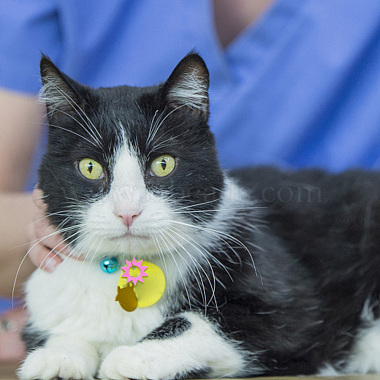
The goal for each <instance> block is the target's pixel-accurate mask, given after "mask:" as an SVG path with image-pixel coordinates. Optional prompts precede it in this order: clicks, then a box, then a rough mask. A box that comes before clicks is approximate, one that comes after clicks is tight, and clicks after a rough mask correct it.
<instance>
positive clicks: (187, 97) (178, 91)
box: [169, 68, 208, 113]
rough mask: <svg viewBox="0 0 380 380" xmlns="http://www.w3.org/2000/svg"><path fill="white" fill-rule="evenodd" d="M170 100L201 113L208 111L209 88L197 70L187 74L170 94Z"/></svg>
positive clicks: (194, 69)
mask: <svg viewBox="0 0 380 380" xmlns="http://www.w3.org/2000/svg"><path fill="white" fill-rule="evenodd" d="M169 100H171V101H174V102H175V103H177V104H179V105H181V104H183V105H186V106H188V107H191V108H193V109H195V110H199V111H201V112H206V113H207V111H208V88H207V84H206V83H205V81H204V78H203V77H202V76H201V74H200V73H199V72H198V70H197V69H196V68H193V69H192V71H190V72H188V73H185V74H184V75H183V78H181V81H180V82H179V83H177V84H176V85H175V86H174V87H173V88H172V89H171V91H170V92H169Z"/></svg>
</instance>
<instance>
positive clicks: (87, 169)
mask: <svg viewBox="0 0 380 380" xmlns="http://www.w3.org/2000/svg"><path fill="white" fill-rule="evenodd" d="M78 168H79V171H80V172H81V174H82V175H84V176H85V177H86V178H87V179H102V178H103V177H104V172H103V167H102V165H100V164H99V162H97V161H95V160H93V159H92V158H83V159H82V160H80V161H79V165H78Z"/></svg>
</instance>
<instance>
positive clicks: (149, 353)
mask: <svg viewBox="0 0 380 380" xmlns="http://www.w3.org/2000/svg"><path fill="white" fill-rule="evenodd" d="M244 365H245V355H244V353H243V352H242V350H239V348H238V345H237V344H236V343H233V342H230V341H228V340H227V339H226V338H224V337H223V336H222V335H221V334H220V333H219V332H218V328H217V327H216V326H214V325H213V324H212V323H211V322H210V321H208V320H207V319H205V318H203V317H202V316H201V315H200V314H196V313H193V312H186V313H183V314H181V315H178V316H176V317H172V318H170V319H168V320H167V321H166V322H165V323H164V324H163V325H161V326H160V327H159V328H157V329H156V330H154V331H153V332H152V333H150V334H149V335H148V336H146V337H145V338H144V339H143V340H142V341H141V342H139V343H137V344H136V345H134V346H120V347H117V348H116V349H114V350H113V351H111V353H110V354H109V355H108V356H107V357H106V358H105V360H104V361H103V363H102V365H101V368H100V372H99V375H100V378H102V379H114V380H119V379H127V378H130V379H150V380H158V379H174V378H181V377H182V378H184V377H188V376H191V377H200V376H202V377H206V376H207V377H226V376H237V375H239V374H240V375H241V374H243V373H244Z"/></svg>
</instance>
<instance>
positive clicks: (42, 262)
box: [29, 187, 71, 272]
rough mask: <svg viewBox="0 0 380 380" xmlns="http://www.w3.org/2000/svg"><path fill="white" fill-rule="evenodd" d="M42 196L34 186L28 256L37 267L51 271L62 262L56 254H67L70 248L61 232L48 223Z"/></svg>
mask: <svg viewBox="0 0 380 380" xmlns="http://www.w3.org/2000/svg"><path fill="white" fill-rule="evenodd" d="M43 197H44V195H43V192H42V191H41V190H40V189H38V188H37V187H36V188H35V189H34V191H33V201H34V204H35V205H36V214H35V217H34V220H35V221H34V223H33V224H32V227H31V236H32V243H31V248H30V250H29V257H30V259H31V261H32V262H33V264H34V265H36V266H37V267H40V268H42V269H45V270H47V271H49V272H52V271H53V270H54V269H55V268H56V267H57V265H59V264H60V263H61V262H62V258H61V257H60V256H59V255H58V254H62V255H66V256H68V255H70V252H71V250H70V248H69V246H68V245H67V244H66V243H65V242H64V240H63V238H62V236H61V234H59V233H58V232H57V230H56V229H55V228H54V227H53V226H51V225H50V224H49V221H48V218H46V204H45V203H44V202H43Z"/></svg>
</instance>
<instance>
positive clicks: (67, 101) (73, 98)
mask: <svg viewBox="0 0 380 380" xmlns="http://www.w3.org/2000/svg"><path fill="white" fill-rule="evenodd" d="M40 71H41V81H42V88H41V91H40V99H41V101H43V102H44V103H45V104H46V109H47V117H48V120H49V122H53V121H54V119H56V118H57V117H73V116H74V115H75V114H78V111H79V109H80V105H79V99H80V97H79V96H78V92H77V89H76V88H75V87H77V84H76V82H74V81H73V80H72V79H70V78H69V77H68V76H67V75H65V74H64V73H62V72H61V71H60V70H59V69H58V68H57V66H55V65H54V63H53V62H52V61H51V59H50V58H48V57H47V56H45V55H43V56H42V58H41V62H40Z"/></svg>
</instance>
